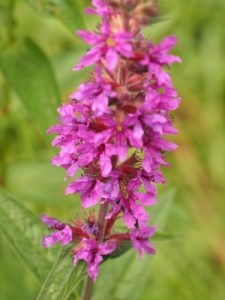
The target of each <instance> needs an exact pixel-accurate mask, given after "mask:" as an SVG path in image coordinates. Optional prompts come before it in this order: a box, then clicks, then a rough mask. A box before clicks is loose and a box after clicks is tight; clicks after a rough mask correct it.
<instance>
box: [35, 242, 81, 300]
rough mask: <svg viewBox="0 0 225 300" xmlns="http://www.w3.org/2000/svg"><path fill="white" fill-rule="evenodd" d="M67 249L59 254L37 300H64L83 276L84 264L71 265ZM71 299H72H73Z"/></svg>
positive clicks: (68, 249)
mask: <svg viewBox="0 0 225 300" xmlns="http://www.w3.org/2000/svg"><path fill="white" fill-rule="evenodd" d="M70 250H71V249H70V248H69V247H65V248H63V249H62V251H61V252H60V254H59V256H58V258H57V260H56V262H55V264H54V266H53V268H52V270H51V271H50V273H49V274H48V276H47V278H46V280H45V282H44V284H43V286H42V288H41V290H40V293H39V295H38V297H37V300H66V299H69V297H70V296H71V294H72V292H73V290H74V289H75V288H76V287H77V286H78V285H79V283H80V282H81V281H82V280H83V278H84V276H85V271H84V270H85V268H84V264H78V265H77V267H76V268H74V267H73V265H72V260H71V256H70V255H68V253H69V252H70ZM71 299H74V297H73V298H72V297H71Z"/></svg>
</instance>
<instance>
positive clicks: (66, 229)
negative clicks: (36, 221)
mask: <svg viewBox="0 0 225 300" xmlns="http://www.w3.org/2000/svg"><path fill="white" fill-rule="evenodd" d="M41 219H42V221H43V222H44V223H45V224H46V225H47V226H48V227H49V228H51V229H53V230H54V232H53V233H51V234H50V235H47V236H45V237H44V238H43V242H42V243H43V246H44V247H46V248H48V247H50V246H52V245H53V244H55V243H60V244H61V245H62V246H64V245H67V244H69V243H70V242H71V241H72V239H73V232H72V229H71V227H70V226H69V225H67V224H64V223H61V222H60V221H59V220H57V219H54V218H50V217H48V216H46V215H42V217H41Z"/></svg>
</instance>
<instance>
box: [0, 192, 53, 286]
mask: <svg viewBox="0 0 225 300" xmlns="http://www.w3.org/2000/svg"><path fill="white" fill-rule="evenodd" d="M0 228H1V229H2V231H3V234H4V235H5V236H6V238H7V240H8V241H9V244H10V245H11V246H12V247H13V249H14V250H15V251H16V253H17V254H18V255H19V256H20V257H21V258H22V260H23V261H24V262H25V263H26V264H27V266H28V267H29V268H30V269H31V271H32V272H33V273H34V275H35V276H36V277H37V278H38V279H39V280H43V279H44V278H45V277H46V275H47V274H48V272H49V270H50V268H51V266H52V263H53V257H54V256H53V252H52V249H48V250H47V249H44V248H42V246H41V240H42V235H43V228H44V226H43V227H42V224H41V221H40V220H39V218H38V217H37V216H36V215H34V214H33V213H32V212H31V211H29V210H28V209H27V208H25V207H24V206H23V205H22V204H21V203H19V202H18V201H17V200H15V199H14V198H13V197H11V196H10V195H9V194H7V193H6V192H4V191H3V190H0Z"/></svg>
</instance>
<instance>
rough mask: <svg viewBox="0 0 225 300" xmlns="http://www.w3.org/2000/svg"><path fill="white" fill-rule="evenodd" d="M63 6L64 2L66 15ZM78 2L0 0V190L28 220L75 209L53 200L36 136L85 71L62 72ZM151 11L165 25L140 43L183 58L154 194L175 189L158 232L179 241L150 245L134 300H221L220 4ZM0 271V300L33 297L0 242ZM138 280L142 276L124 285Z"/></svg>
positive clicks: (224, 93) (224, 246) (223, 50)
mask: <svg viewBox="0 0 225 300" xmlns="http://www.w3.org/2000/svg"><path fill="white" fill-rule="evenodd" d="M66 3H73V4H74V6H73V9H68V7H67V4H66ZM88 4H89V1H78V0H77V1H75V0H74V1H64V0H61V1H60V0H58V1H56V0H55V1H41V0H39V1H32V0H30V1H29V0H20V1H19V0H18V1H14V0H5V1H4V0H0V40H1V42H0V185H1V186H2V187H3V188H4V189H6V190H7V191H9V192H11V193H12V194H14V195H15V196H17V197H18V199H21V202H23V203H24V204H25V205H26V206H27V207H29V208H30V209H31V210H32V211H34V212H35V213H36V214H38V215H40V214H41V212H43V211H44V212H46V213H48V214H50V215H55V216H58V217H60V218H62V219H64V220H66V219H68V217H69V218H72V217H73V216H74V215H75V213H76V211H78V210H79V209H80V206H79V200H78V199H74V197H65V196H63V189H64V187H65V183H64V182H63V178H64V175H65V174H64V171H62V170H60V169H58V168H54V167H53V166H51V165H50V163H49V160H50V158H51V157H52V156H53V154H54V153H55V152H54V149H52V148H51V146H50V140H51V137H47V136H46V133H45V131H46V129H47V128H48V127H49V126H50V125H52V124H54V123H56V116H57V114H56V113H55V109H56V107H57V106H58V105H59V103H60V102H63V101H67V97H68V95H69V94H70V93H71V92H72V91H73V90H74V89H75V88H76V86H77V85H78V84H79V82H80V81H81V80H82V79H84V78H85V77H86V74H87V70H86V71H82V72H79V73H75V72H72V71H71V69H72V66H73V65H74V64H75V63H77V62H78V60H79V57H80V55H81V54H82V53H84V52H85V51H86V46H85V45H84V44H82V42H81V41H80V40H79V39H78V38H76V37H75V36H74V35H73V31H75V30H77V29H78V28H80V27H81V28H83V27H84V24H83V20H82V17H81V16H82V9H83V7H85V6H86V5H88ZM160 7H161V11H162V14H163V16H165V18H164V20H163V21H162V22H160V23H156V24H154V25H152V26H150V27H149V28H147V29H146V35H147V36H148V37H150V38H151V39H153V40H154V41H156V42H158V41H160V39H161V38H162V37H164V36H165V35H170V34H176V35H177V37H178V41H179V42H178V46H177V48H176V49H175V50H174V53H176V54H178V55H180V56H181V57H182V59H183V64H182V65H175V66H173V67H172V68H171V74H172V77H173V79H174V83H175V86H176V88H177V89H178V91H179V94H180V95H181V97H182V99H183V102H182V104H181V107H180V109H179V111H177V112H175V113H174V114H173V118H174V122H175V126H176V127H177V128H179V131H180V133H179V135H177V136H176V137H175V138H173V140H174V141H176V142H177V143H178V144H179V145H180V147H179V148H178V150H177V151H176V152H175V153H173V154H169V155H168V160H169V161H170V162H171V163H172V167H171V168H170V169H166V170H164V171H165V174H166V178H167V181H168V185H167V187H166V188H164V187H163V188H162V187H160V188H159V194H160V195H161V194H163V193H164V191H165V190H168V189H170V188H171V187H172V188H174V189H175V199H174V203H173V207H172V209H171V212H170V216H169V220H168V224H167V228H166V231H169V232H172V233H175V234H177V235H178V236H179V238H177V239H174V240H173V241H168V242H162V243H157V245H156V248H157V255H156V256H155V257H154V259H153V260H152V261H151V265H149V267H148V265H146V267H145V269H144V272H145V274H146V273H147V276H148V280H147V283H146V284H145V287H144V288H143V290H142V292H141V293H140V295H139V298H138V300H149V299H151V300H166V299H182V300H192V299H196V300H210V299H211V300H222V299H225V230H224V228H225V199H224V198H225V197H224V194H225V193H224V192H225V185H224V182H225V159H224V153H225V139H224V132H225V131H224V129H225V128H224V127H225V118H224V117H225V116H224V113H225V59H224V57H225V29H224V20H225V2H224V1H223V0H189V1H184V0H173V1H169V0H161V1H160ZM80 14H81V16H80ZM83 18H84V22H85V25H86V28H89V29H92V28H94V26H95V24H96V19H95V18H94V17H93V18H92V17H90V16H88V17H87V16H84V17H83ZM42 119H43V120H42ZM15 234H16V232H15ZM0 270H1V271H0V299H1V300H20V299H21V300H32V299H35V297H36V295H37V293H38V290H39V288H40V285H39V283H38V282H37V280H36V278H35V277H34V276H33V274H32V273H31V272H30V271H29V269H28V268H27V267H26V266H25V265H24V263H23V262H22V260H20V258H19V257H18V256H17V255H16V254H15V253H14V252H13V251H12V249H11V246H10V244H9V243H8V242H7V241H6V240H5V238H4V237H3V235H2V234H1V235H0ZM141 280H142V274H140V277H139V278H137V281H135V282H133V283H132V284H133V285H134V284H136V285H137V286H138V285H139V282H138V281H141ZM128 288H129V287H128ZM118 299H121V300H125V299H126V298H123V296H118ZM129 299H131V300H133V299H132V297H130V298H129ZM107 300H108V299H107ZM109 300H110V299H109Z"/></svg>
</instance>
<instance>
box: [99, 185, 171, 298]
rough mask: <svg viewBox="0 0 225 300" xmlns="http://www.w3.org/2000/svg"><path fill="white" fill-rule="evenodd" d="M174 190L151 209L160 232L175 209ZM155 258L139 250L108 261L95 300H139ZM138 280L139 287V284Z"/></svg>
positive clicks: (101, 273)
mask: <svg viewBox="0 0 225 300" xmlns="http://www.w3.org/2000/svg"><path fill="white" fill-rule="evenodd" d="M173 196H174V191H173V190H170V191H169V192H167V193H165V194H164V195H163V196H162V197H160V199H159V201H158V203H157V204H156V206H155V208H154V209H152V210H151V214H152V216H153V217H152V222H153V223H154V224H157V225H158V227H159V228H160V230H162V229H163V227H164V226H165V225H166V221H167V219H168V216H169V213H170V209H171V207H172V201H173ZM151 263H152V259H151V258H150V257H149V256H147V255H145V256H143V257H142V258H141V259H139V258H138V254H137V253H136V252H135V251H129V252H127V253H126V254H125V255H123V256H121V257H119V258H118V259H115V260H114V259H113V260H107V261H106V262H105V263H104V264H103V265H102V266H101V270H100V276H99V278H98V280H97V283H96V288H95V293H94V297H93V300H105V299H110V300H125V299H132V300H139V299H140V295H141V293H142V291H143V289H144V287H145V285H146V284H147V282H148V277H149V270H150V268H151ZM137 281H138V284H135V282H137Z"/></svg>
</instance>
